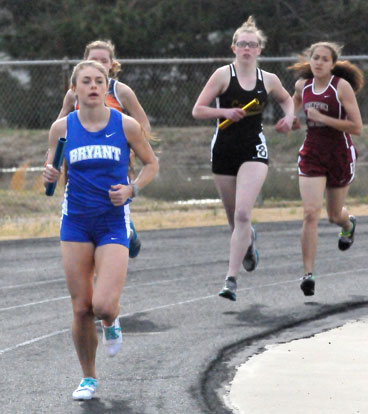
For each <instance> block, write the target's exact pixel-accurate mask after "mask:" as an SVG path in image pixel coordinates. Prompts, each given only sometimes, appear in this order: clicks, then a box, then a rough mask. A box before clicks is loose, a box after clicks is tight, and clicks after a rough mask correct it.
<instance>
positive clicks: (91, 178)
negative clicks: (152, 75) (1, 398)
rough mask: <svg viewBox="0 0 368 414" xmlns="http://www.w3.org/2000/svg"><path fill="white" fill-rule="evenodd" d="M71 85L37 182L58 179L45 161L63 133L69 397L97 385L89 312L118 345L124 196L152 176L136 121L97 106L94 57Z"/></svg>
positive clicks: (101, 96) (100, 79) (108, 344)
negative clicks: (71, 108) (133, 174)
mask: <svg viewBox="0 0 368 414" xmlns="http://www.w3.org/2000/svg"><path fill="white" fill-rule="evenodd" d="M71 83H72V89H73V92H74V93H75V94H76V96H77V97H78V102H79V110H78V111H75V112H73V113H71V114H69V115H68V116H67V117H63V118H61V119H58V120H57V121H55V122H54V124H53V125H52V127H51V129H50V133H49V151H48V159H47V164H46V166H45V169H44V171H43V178H44V183H45V185H46V184H47V183H51V182H55V181H56V180H57V179H58V178H59V176H60V172H59V171H58V170H56V169H55V168H53V167H52V164H51V163H52V160H53V157H54V154H55V149H56V146H57V141H58V138H59V137H66V139H67V144H66V150H65V159H66V164H67V167H68V182H67V185H66V189H65V197H64V202H63V208H62V220H61V228H60V239H61V249H62V256H63V264H64V270H65V274H66V282H67V286H68V289H69V292H70V295H71V299H72V305H73V315H74V318H73V328H72V334H73V340H74V345H75V348H76V351H77V354H78V358H79V361H80V365H81V368H82V371H83V379H82V381H81V383H80V384H79V386H78V388H77V389H76V390H75V391H74V393H73V399H75V400H87V399H91V398H92V396H93V394H94V392H95V391H96V389H97V379H96V371H95V359H96V349H97V343H98V339H97V330H96V325H95V321H94V320H95V318H97V319H100V320H101V324H102V328H103V329H102V331H103V344H104V345H105V349H106V352H107V353H108V355H109V356H114V355H116V353H117V352H118V350H119V349H120V347H121V343H122V334H121V328H120V323H119V311H120V305H119V299H120V295H121V291H122V289H123V285H124V282H125V278H126V273H127V267H128V246H129V235H130V220H129V202H130V201H131V198H132V197H134V195H135V194H136V192H137V190H138V189H140V188H142V187H144V186H145V185H146V184H148V183H149V182H150V181H151V180H152V179H153V178H154V176H155V175H156V173H157V171H158V161H157V158H156V157H155V155H154V153H153V151H152V148H151V146H150V145H149V142H148V140H147V139H146V138H145V136H144V132H143V130H142V127H141V126H140V125H139V123H138V122H137V121H136V120H134V119H133V118H131V117H129V116H127V115H124V114H122V113H120V112H118V111H116V110H114V109H112V108H108V107H106V106H105V103H104V102H105V94H106V92H107V88H108V76H107V72H106V69H105V68H104V67H103V66H102V65H101V64H100V63H98V62H95V61H84V62H81V63H79V64H78V65H77V66H76V67H75V68H74V71H73V74H72V82H71ZM130 148H132V149H133V150H134V152H135V154H136V156H137V157H138V158H139V159H140V161H141V162H142V164H143V168H142V169H141V171H140V173H139V175H138V176H137V178H136V179H135V180H134V181H133V182H129V180H128V165H129V151H130ZM94 273H96V281H95V283H94Z"/></svg>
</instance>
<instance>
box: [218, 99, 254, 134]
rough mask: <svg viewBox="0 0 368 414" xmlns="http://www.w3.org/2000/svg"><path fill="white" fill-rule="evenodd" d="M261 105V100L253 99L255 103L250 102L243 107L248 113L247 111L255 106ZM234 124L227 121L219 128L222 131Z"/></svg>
mask: <svg viewBox="0 0 368 414" xmlns="http://www.w3.org/2000/svg"><path fill="white" fill-rule="evenodd" d="M258 104H259V100H258V99H256V98H255V99H253V101H250V102H249V103H247V104H246V105H244V106H243V108H242V110H243V111H246V110H247V109H249V108H251V107H252V106H254V105H258ZM232 123H233V121H232V120H231V119H225V121H222V122H221V124H219V126H218V127H219V128H220V129H225V128H227V127H228V126H229V125H231V124H232Z"/></svg>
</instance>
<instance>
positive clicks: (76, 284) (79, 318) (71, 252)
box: [61, 242, 98, 378]
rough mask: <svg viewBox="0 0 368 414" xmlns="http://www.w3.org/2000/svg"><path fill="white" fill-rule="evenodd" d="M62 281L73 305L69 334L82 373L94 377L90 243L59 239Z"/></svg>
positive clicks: (91, 258) (91, 254)
mask: <svg viewBox="0 0 368 414" xmlns="http://www.w3.org/2000/svg"><path fill="white" fill-rule="evenodd" d="M61 248H62V254H63V262H64V269H65V274H66V283H67V286H68V289H69V292H70V295H71V299H72V305H73V316H74V318H73V326H72V336H73V341H74V346H75V349H76V351H77V355H78V358H79V362H80V365H81V368H82V371H83V376H84V377H92V378H96V371H95V360H96V349H97V344H98V339H97V333H96V325H95V322H94V315H93V311H92V294H93V275H94V250H95V247H94V245H93V244H92V243H76V242H61Z"/></svg>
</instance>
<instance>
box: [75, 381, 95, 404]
mask: <svg viewBox="0 0 368 414" xmlns="http://www.w3.org/2000/svg"><path fill="white" fill-rule="evenodd" d="M97 385H98V382H97V380H96V379H95V378H83V379H82V381H81V382H80V384H79V386H78V388H77V389H76V390H75V391H74V392H73V400H90V399H92V397H93V394H94V393H95V392H96V390H97Z"/></svg>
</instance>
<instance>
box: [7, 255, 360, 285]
mask: <svg viewBox="0 0 368 414" xmlns="http://www.w3.org/2000/svg"><path fill="white" fill-rule="evenodd" d="M298 253H299V252H298ZM360 257H364V258H365V257H366V254H356V255H352V256H350V258H351V259H357V258H360ZM226 260H227V259H224V260H223V261H224V262H226ZM335 260H336V257H329V258H325V259H322V262H323V263H326V262H330V261H335ZM211 263H213V262H200V263H191V264H190V266H201V265H203V266H206V265H209V264H211ZM289 265H290V263H289V264H281V265H270V266H259V267H258V269H259V270H267V269H278V268H282V267H287V266H289ZM183 266H185V265H184V264H180V265H177V266H175V267H183ZM173 267H174V266H170V267H164V268H163V267H147V268H139V269H131V272H134V273H135V272H144V271H153V270H160V269H163V270H165V269H168V268H170V269H171V268H173ZM57 269H59V270H60V268H57ZM128 272H129V270H128ZM181 279H187V276H185V277H183V278H176V279H170V281H176V280H181ZM62 281H65V278H64V277H61V278H57V279H50V280H42V281H39V282H27V283H22V284H18V285H9V286H0V290H4V289H19V288H23V287H33V286H40V285H46V284H50V283H57V282H62ZM166 281H167V280H164V281H163V282H161V281H157V282H150V283H147V284H140V285H135V286H134V287H140V286H150V285H155V284H158V283H166ZM129 288H132V287H130V286H126V287H125V289H129Z"/></svg>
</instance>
